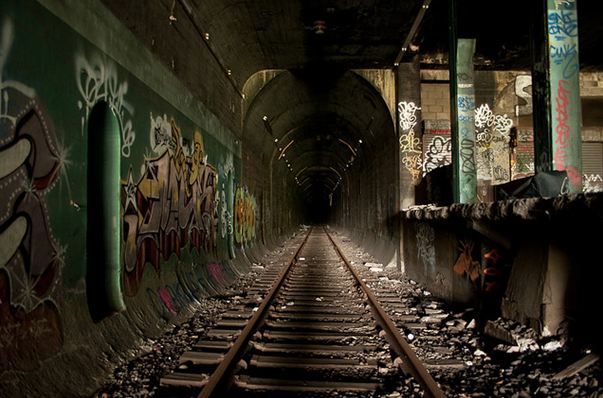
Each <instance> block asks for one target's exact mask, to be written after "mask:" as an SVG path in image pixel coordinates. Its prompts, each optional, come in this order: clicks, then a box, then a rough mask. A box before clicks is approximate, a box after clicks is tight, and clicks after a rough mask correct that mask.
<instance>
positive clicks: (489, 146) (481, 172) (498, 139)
mask: <svg viewBox="0 0 603 398" xmlns="http://www.w3.org/2000/svg"><path fill="white" fill-rule="evenodd" d="M512 126H513V120H511V118H509V117H507V115H506V114H505V115H498V114H495V113H494V112H492V110H491V109H490V106H489V105H488V104H482V105H480V106H479V107H478V108H477V109H476V110H475V128H476V149H477V150H476V154H475V157H476V164H477V177H478V179H480V180H483V181H490V180H493V183H494V184H499V183H502V182H507V181H509V178H510V171H509V168H510V163H509V161H510V148H509V131H510V130H511V127H512Z"/></svg>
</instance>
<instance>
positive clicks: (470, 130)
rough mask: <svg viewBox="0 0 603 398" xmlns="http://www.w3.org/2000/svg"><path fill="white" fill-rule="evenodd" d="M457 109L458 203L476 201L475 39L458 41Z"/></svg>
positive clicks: (456, 166)
mask: <svg viewBox="0 0 603 398" xmlns="http://www.w3.org/2000/svg"><path fill="white" fill-rule="evenodd" d="M457 49H458V54H457V56H458V58H457V59H456V60H455V62H456V64H457V74H456V85H457V91H458V92H457V96H456V107H457V111H458V116H457V121H458V148H455V149H454V150H455V151H457V153H456V156H457V158H455V159H458V161H459V164H458V165H455V166H454V167H455V170H456V173H453V175H456V176H457V177H456V178H457V179H458V180H457V181H455V186H456V188H455V191H456V192H457V195H458V198H457V200H458V201H459V202H461V203H472V202H475V200H476V199H477V167H476V165H475V87H474V83H473V62H472V59H473V54H474V52H475V40H474V39H458V45H457Z"/></svg>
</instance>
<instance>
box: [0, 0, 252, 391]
mask: <svg viewBox="0 0 603 398" xmlns="http://www.w3.org/2000/svg"><path fill="white" fill-rule="evenodd" d="M64 21H68V23H69V24H67V23H65V22H64ZM100 101H105V102H107V103H108V104H109V106H110V108H111V110H112V111H113V112H114V114H115V115H116V120H117V124H118V127H119V131H120V135H121V139H120V143H119V153H118V157H119V160H120V163H121V166H120V179H121V181H120V182H118V183H119V184H120V187H119V196H120V198H119V208H120V212H121V217H120V219H119V220H118V222H119V225H118V226H117V229H116V230H117V231H119V232H118V233H119V234H120V253H119V256H120V271H119V272H118V273H115V272H113V273H111V272H109V273H107V275H113V278H114V280H111V281H108V283H110V284H112V285H113V286H115V285H119V286H120V287H121V289H122V291H123V294H124V295H123V297H122V299H123V300H124V301H125V305H126V310H125V311H124V312H122V313H120V314H118V315H114V316H112V317H110V318H103V317H102V316H100V317H95V318H96V319H94V321H93V319H92V316H91V312H94V307H95V306H102V305H103V304H107V303H106V301H107V298H106V297H105V298H102V297H101V298H98V299H95V298H94V297H90V292H91V291H90V290H87V289H86V283H85V279H86V275H87V268H88V263H89V261H88V259H87V255H88V253H87V250H86V234H87V232H88V233H89V232H90V231H88V230H87V229H88V225H87V215H90V214H94V212H95V211H96V210H95V209H91V208H89V206H90V204H91V203H90V202H89V201H88V200H87V192H88V188H89V187H90V185H91V184H100V181H91V180H90V179H89V178H88V157H87V153H88V146H89V141H88V131H89V130H88V127H89V126H88V116H89V114H90V112H91V110H92V108H93V106H94V105H95V104H96V103H98V102H100ZM235 136H236V134H235V133H234V132H232V131H230V130H228V129H227V128H225V127H224V126H223V125H222V124H221V122H220V120H219V119H218V118H217V117H216V116H215V115H213V114H211V112H209V111H208V110H207V109H206V108H205V107H204V105H203V104H202V103H201V102H199V101H198V100H197V99H196V98H195V97H194V96H193V95H192V94H191V93H190V92H188V91H187V90H186V88H184V87H183V86H182V84H181V83H180V82H179V81H178V80H177V79H176V78H175V77H174V76H173V75H172V74H171V73H170V72H169V71H168V70H167V69H166V68H165V67H164V66H163V65H162V64H160V63H159V62H158V61H157V60H155V59H154V58H153V57H152V56H151V55H150V53H148V51H147V50H145V49H144V46H143V45H141V44H140V43H139V42H137V40H136V39H135V38H134V37H133V36H132V35H131V34H130V33H129V32H128V31H127V29H125V28H124V27H123V26H122V25H121V24H119V23H118V22H117V20H116V19H115V18H114V17H113V16H112V15H111V14H110V13H109V12H108V11H107V10H105V9H104V8H103V6H102V5H100V4H99V2H94V1H88V0H85V1H81V2H80V1H61V2H59V1H46V0H43V1H40V2H36V1H33V0H6V1H3V2H1V3H0V206H2V207H1V208H0V335H1V336H2V337H0V349H1V350H2V352H3V355H2V356H1V359H0V372H2V371H8V373H6V374H5V375H6V377H4V376H3V380H2V381H1V382H0V395H3V394H4V393H7V394H13V393H15V392H16V391H19V393H20V394H24V395H28V394H35V393H36V392H37V391H42V390H44V391H53V392H57V393H66V392H68V391H70V388H71V389H72V390H71V391H79V392H80V393H81V392H82V391H81V390H74V389H73V388H75V389H77V388H80V387H77V383H78V381H80V382H82V383H84V384H85V382H84V381H83V380H84V379H85V378H86V377H96V375H99V374H102V373H103V372H107V371H108V370H109V369H110V366H111V358H116V357H117V356H119V355H122V354H121V351H122V350H125V349H127V348H130V347H131V346H132V345H133V344H135V338H139V337H140V333H146V331H150V330H153V333H154V332H157V330H156V329H157V328H159V327H160V325H161V324H162V323H161V322H159V320H161V319H162V318H163V319H166V320H172V319H173V318H174V317H177V316H179V315H180V314H181V313H184V312H185V309H186V308H187V306H188V304H190V303H192V302H195V299H196V298H198V297H200V296H201V295H204V294H208V293H211V292H215V291H217V290H218V289H220V286H224V285H225V284H227V283H228V282H229V281H230V280H232V276H233V275H234V274H235V273H236V272H237V269H238V268H240V267H241V266H243V265H244V264H243V263H242V262H241V257H243V256H237V252H238V251H240V250H241V249H245V248H246V247H249V246H251V245H253V244H254V239H255V225H256V223H259V221H257V220H256V217H259V215H257V214H250V213H249V212H250V211H252V212H253V211H255V210H256V209H255V208H254V207H253V206H248V205H246V204H245V203H243V204H242V205H245V206H246V207H245V208H244V209H241V212H242V213H241V214H244V216H245V217H244V220H243V221H244V222H245V225H244V226H242V228H244V230H245V232H246V235H245V236H246V237H247V238H249V239H246V240H245V242H238V241H237V240H236V239H235V236H234V232H235V231H236V230H237V225H236V217H235V215H236V213H237V208H236V206H237V203H235V192H236V191H237V188H239V187H241V186H243V184H242V183H241V179H240V178H241V172H240V168H241V159H240V145H239V142H238V141H237V140H236V139H235ZM92 150H94V148H92ZM91 191H92V192H93V191H94V190H91ZM247 196H248V197H246V201H247V202H249V203H255V197H254V193H253V192H249V193H248V194H247ZM247 202H246V203H247ZM99 211H100V209H99ZM94 232H96V231H94ZM94 266H95V267H96V266H100V267H102V266H103V265H102V264H94ZM101 274H103V273H102V272H101ZM115 278H117V279H115ZM87 295H88V296H89V297H87ZM87 298H88V300H87ZM111 300H117V302H119V298H118V297H112V298H111ZM114 302H115V301H114ZM113 307H115V306H113ZM117 307H119V306H117ZM117 307H115V308H117ZM115 308H114V309H115ZM101 312H102V311H101ZM95 322H97V323H95ZM162 322H163V321H162ZM149 333H151V332H149ZM90 355H92V356H99V355H103V356H104V357H106V358H109V361H104V362H103V363H99V364H93V363H91V361H89V360H88V359H86V358H87V357H89V356H90ZM57 369H60V370H64V371H65V372H75V373H74V375H76V376H79V377H73V378H72V379H71V380H70V381H69V382H65V383H61V384H64V385H61V386H58V385H57V384H58V383H56V380H53V378H52V377H45V375H49V374H52V372H54V371H56V370H57ZM70 383H73V384H74V385H76V386H75V387H74V386H73V385H70ZM53 388H54V389H53ZM85 388H88V389H92V390H91V391H93V389H94V388H95V386H94V385H93V384H92V385H90V383H88V385H86V387H85ZM55 389H56V390H55ZM91 391H90V392H91ZM7 396H12V395H7Z"/></svg>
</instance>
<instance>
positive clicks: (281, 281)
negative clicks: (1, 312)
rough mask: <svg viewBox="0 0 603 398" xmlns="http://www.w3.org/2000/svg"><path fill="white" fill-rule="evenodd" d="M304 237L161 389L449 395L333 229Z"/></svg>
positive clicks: (222, 393) (174, 392) (169, 392)
mask: <svg viewBox="0 0 603 398" xmlns="http://www.w3.org/2000/svg"><path fill="white" fill-rule="evenodd" d="M299 240H301V238H299ZM298 243H300V244H299V246H298V248H297V249H293V250H291V249H290V250H289V251H288V252H287V253H286V254H285V257H286V259H285V260H284V261H280V262H277V263H275V264H272V265H271V266H270V267H267V268H266V270H265V271H264V273H263V274H262V276H261V277H260V279H259V280H258V281H257V283H256V284H254V287H253V289H252V290H251V291H250V292H248V295H247V297H248V299H247V301H245V302H244V303H242V304H241V305H239V306H238V307H235V308H232V309H231V310H230V311H228V312H226V313H225V314H224V315H223V316H222V318H221V320H220V321H219V322H218V323H217V324H216V325H215V327H214V328H213V329H212V330H210V331H209V332H208V333H207V335H206V336H205V337H203V338H202V339H201V340H200V341H198V342H197V344H196V345H195V347H194V348H193V350H192V351H188V352H185V353H184V354H183V355H182V356H181V358H180V360H179V363H180V366H179V368H178V369H177V370H176V371H174V372H173V373H171V374H169V375H166V376H165V377H163V378H162V379H161V386H162V388H161V390H160V392H159V395H160V396H198V397H202V398H205V397H282V396H287V397H332V396H338V397H342V396H345V397H371V396H373V397H378V396H387V394H388V393H389V392H391V391H396V387H397V386H399V385H400V384H406V385H409V384H410V385H414V386H415V387H414V391H418V390H419V389H420V390H422V392H421V393H420V394H421V395H423V396H427V397H443V396H444V394H443V392H442V391H441V390H440V389H439V387H438V386H437V384H436V383H435V381H434V380H433V379H432V377H431V376H430V374H429V372H428V371H427V370H426V368H425V366H424V365H423V364H422V363H421V361H420V360H419V359H418V358H417V356H416V355H415V354H414V352H413V351H412V349H411V347H410V346H409V345H408V343H407V342H406V340H405V339H404V337H403V336H402V335H401V334H400V332H399V331H398V328H397V327H396V325H395V324H394V322H393V321H392V320H391V319H390V318H389V316H388V315H387V314H386V312H385V311H384V309H383V308H382V307H381V305H380V304H379V301H378V299H377V297H376V296H375V295H374V294H373V292H371V291H370V289H369V288H368V287H367V285H366V283H365V281H364V280H363V278H362V277H361V276H360V275H358V273H357V271H355V270H354V268H353V267H352V265H351V264H350V263H349V262H348V260H347V259H346V258H345V256H344V255H343V253H342V252H341V250H340V249H339V248H338V247H337V245H336V244H335V242H334V241H333V240H332V239H331V237H330V236H329V235H328V233H327V231H326V230H324V229H322V228H315V229H311V230H310V232H309V233H308V234H307V235H306V236H305V237H304V238H303V241H302V242H298ZM287 257H288V258H287ZM411 390H412V389H411Z"/></svg>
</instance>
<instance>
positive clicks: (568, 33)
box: [548, 1, 578, 40]
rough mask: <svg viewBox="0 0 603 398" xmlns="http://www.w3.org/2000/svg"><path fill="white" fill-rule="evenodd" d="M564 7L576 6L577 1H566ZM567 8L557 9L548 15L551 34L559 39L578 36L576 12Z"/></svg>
mask: <svg viewBox="0 0 603 398" xmlns="http://www.w3.org/2000/svg"><path fill="white" fill-rule="evenodd" d="M559 5H560V3H557V6H559ZM564 7H565V8H567V9H571V8H573V7H575V3H574V1H566V2H565V4H564ZM567 9H557V11H552V12H549V15H548V26H549V34H550V35H553V36H554V37H555V38H556V39H557V40H562V39H563V38H564V37H577V36H578V18H577V16H576V13H575V12H573V11H570V10H567Z"/></svg>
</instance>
